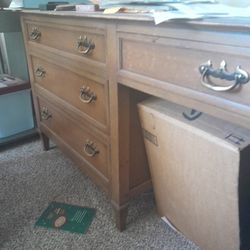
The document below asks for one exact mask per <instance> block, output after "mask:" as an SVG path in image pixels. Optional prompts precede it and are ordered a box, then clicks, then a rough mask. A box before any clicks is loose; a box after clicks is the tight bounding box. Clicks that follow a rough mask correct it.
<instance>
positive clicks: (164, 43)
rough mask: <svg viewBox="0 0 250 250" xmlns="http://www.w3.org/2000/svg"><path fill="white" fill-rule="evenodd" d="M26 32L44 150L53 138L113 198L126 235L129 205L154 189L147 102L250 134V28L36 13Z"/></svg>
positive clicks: (245, 23)
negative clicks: (140, 108) (145, 128)
mask: <svg viewBox="0 0 250 250" xmlns="http://www.w3.org/2000/svg"><path fill="white" fill-rule="evenodd" d="M22 28H23V34H24V38H25V44H26V50H27V58H28V63H29V72H30V78H31V82H32V90H33V95H34V100H35V109H36V116H37V121H39V128H40V132H41V135H42V139H43V144H44V148H45V149H46V150H47V149H49V138H51V139H53V140H54V141H55V142H56V143H57V145H58V146H59V147H60V148H61V149H62V150H63V151H64V152H65V153H66V154H68V155H69V156H70V157H71V158H72V159H73V160H74V161H75V162H76V164H77V165H78V166H79V167H80V168H81V169H82V170H83V171H84V172H85V173H86V174H87V175H89V176H90V177H91V178H92V179H93V181H95V182H96V183H97V184H98V185H100V186H101V187H102V188H103V190H105V191H106V192H107V193H108V194H109V196H110V198H111V202H112V204H113V207H114V210H115V212H116V213H115V214H116V225H117V227H118V228H119V229H120V230H123V229H124V228H125V220H126V214H127V209H128V201H129V199H130V198H131V197H132V196H134V195H137V194H139V193H141V192H143V191H145V190H147V189H149V188H150V187H151V181H150V174H149V171H148V165H147V158H146V154H145V149H144V144H143V138H142V134H141V130H140V125H139V121H138V114H137V107H136V104H137V103H138V102H140V101H141V100H143V99H145V98H147V97H148V96H149V95H153V96H157V97H160V98H163V99H167V100H170V101H172V102H175V103H179V104H182V105H185V106H188V107H190V108H193V109H197V110H200V111H203V112H207V113H209V114H212V115H214V116H217V117H221V118H223V119H225V120H228V121H233V122H236V123H238V124H240V125H243V126H246V127H250V98H249V97H250V83H249V82H248V75H247V73H246V72H248V73H250V24H249V20H219V19H213V20H204V21H193V22H183V21H182V22H181V21H179V22H167V23H163V24H160V25H158V26H155V25H154V23H153V20H152V18H151V17H149V16H145V15H136V16H135V15H125V14H116V15H103V14H98V13H96V14H76V13H73V12H39V11H33V12H32V11H31V12H30V11H26V12H23V14H22ZM225 63H227V68H228V71H227V70H226V66H225ZM238 66H241V68H242V70H244V71H242V70H241V69H240V67H238ZM245 71H246V72H245ZM218 77H219V78H224V80H221V79H219V78H218ZM225 79H226V80H225ZM215 85H216V86H215ZM83 192H84V190H83Z"/></svg>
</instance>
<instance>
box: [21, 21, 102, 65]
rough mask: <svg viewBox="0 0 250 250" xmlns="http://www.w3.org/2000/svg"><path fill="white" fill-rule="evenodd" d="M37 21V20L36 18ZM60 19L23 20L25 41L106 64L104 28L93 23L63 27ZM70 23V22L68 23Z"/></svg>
mask: <svg viewBox="0 0 250 250" xmlns="http://www.w3.org/2000/svg"><path fill="white" fill-rule="evenodd" d="M36 19H37V18H36ZM62 21H63V19H62V20H61V19H60V18H57V19H53V18H47V19H46V18H43V17H40V18H38V19H37V20H25V22H24V25H25V30H26V34H25V36H26V40H27V41H28V43H29V44H32V43H36V44H41V45H45V46H47V47H50V48H54V49H57V50H61V51H63V52H68V53H71V54H74V55H79V56H82V57H86V58H89V59H92V60H95V61H98V62H102V63H105V62H106V49H105V48H106V31H105V27H104V26H103V27H100V24H99V25H98V27H96V26H95V23H90V25H88V24H86V26H82V24H81V25H80V24H79V23H76V24H74V22H73V23H72V26H71V25H65V20H64V23H63V22H62ZM68 23H70V22H68Z"/></svg>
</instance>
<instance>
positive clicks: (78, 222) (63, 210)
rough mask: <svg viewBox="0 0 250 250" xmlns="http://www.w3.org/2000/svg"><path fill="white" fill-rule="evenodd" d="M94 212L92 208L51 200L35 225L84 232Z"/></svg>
mask: <svg viewBox="0 0 250 250" xmlns="http://www.w3.org/2000/svg"><path fill="white" fill-rule="evenodd" d="M95 212H96V211H95V209H94V208H89V207H80V206H75V205H69V204H65V203H59V202H51V203H50V204H49V206H48V207H47V208H46V210H45V211H44V212H43V214H42V215H41V217H40V218H39V219H38V220H37V222H36V224H35V225H36V226H41V227H46V228H54V229H60V230H65V231H70V232H73V233H80V234H84V233H85V232H86V231H87V229H88V228H89V226H90V224H91V222H92V220H93V218H94V216H95Z"/></svg>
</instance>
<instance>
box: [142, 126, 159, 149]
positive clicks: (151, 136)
mask: <svg viewBox="0 0 250 250" xmlns="http://www.w3.org/2000/svg"><path fill="white" fill-rule="evenodd" d="M143 136H144V138H145V139H147V140H148V141H150V142H151V143H153V144H154V145H155V146H158V141H157V136H156V135H154V134H152V133H150V132H149V131H148V130H146V129H143Z"/></svg>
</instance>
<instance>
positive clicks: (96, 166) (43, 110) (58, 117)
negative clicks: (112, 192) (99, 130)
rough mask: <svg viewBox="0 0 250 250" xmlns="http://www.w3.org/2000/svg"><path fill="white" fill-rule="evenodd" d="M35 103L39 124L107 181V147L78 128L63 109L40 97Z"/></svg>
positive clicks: (91, 134) (75, 122) (83, 129)
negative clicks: (36, 103)
mask: <svg viewBox="0 0 250 250" xmlns="http://www.w3.org/2000/svg"><path fill="white" fill-rule="evenodd" d="M37 101H38V107H39V117H40V124H42V125H44V126H45V127H46V128H48V129H49V130H50V131H52V132H53V133H54V134H55V135H56V136H58V137H59V138H60V139H61V140H63V142H64V143H66V144H67V145H69V146H70V147H71V148H72V149H73V150H74V151H76V152H77V153H78V154H79V155H80V156H81V157H82V158H83V159H84V161H85V162H86V163H87V164H88V166H90V168H92V170H93V172H96V171H97V172H98V173H99V174H98V175H99V176H104V177H105V178H106V179H108V176H109V175H108V164H109V162H108V157H109V156H108V152H109V150H108V146H107V145H106V144H105V143H103V142H102V141H101V140H100V139H98V138H96V136H94V133H91V132H88V130H87V129H85V128H82V127H80V126H79V124H78V122H77V121H73V120H72V119H70V118H69V117H68V116H67V115H65V114H64V113H63V108H62V109H60V110H59V109H57V108H55V107H54V106H53V104H51V103H50V102H48V101H46V100H45V99H43V98H40V97H38V98H37Z"/></svg>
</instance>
